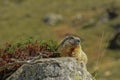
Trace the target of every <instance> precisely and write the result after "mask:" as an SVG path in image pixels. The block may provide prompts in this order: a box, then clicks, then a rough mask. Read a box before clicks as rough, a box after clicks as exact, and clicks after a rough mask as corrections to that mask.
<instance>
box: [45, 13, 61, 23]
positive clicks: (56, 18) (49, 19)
mask: <svg viewBox="0 0 120 80" xmlns="http://www.w3.org/2000/svg"><path fill="white" fill-rule="evenodd" d="M43 21H44V23H46V24H49V25H56V24H57V23H60V22H62V21H63V16H62V15H60V14H48V15H46V16H44V17H43Z"/></svg>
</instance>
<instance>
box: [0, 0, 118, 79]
mask: <svg viewBox="0 0 120 80" xmlns="http://www.w3.org/2000/svg"><path fill="white" fill-rule="evenodd" d="M111 13H112V14H111ZM119 15H120V0H0V28H1V29H0V46H3V44H4V43H5V42H7V41H8V42H12V43H14V42H16V41H18V40H20V39H26V38H27V37H34V38H35V39H37V40H50V39H53V40H57V41H58V42H59V41H60V40H61V39H63V38H64V37H65V35H67V34H74V35H78V36H80V38H81V40H82V46H83V50H84V51H85V52H86V54H87V55H88V58H89V62H88V64H87V67H88V70H89V71H90V72H91V73H94V72H96V73H97V74H96V77H97V80H119V79H120V72H119V70H120V49H116V50H111V49H108V48H107V47H108V46H109V44H110V43H109V41H110V40H111V39H112V38H113V37H114V36H115V34H116V33H117V32H118V29H120V25H119V24H120V16H119ZM116 25H119V26H117V27H116ZM119 43H120V40H119Z"/></svg>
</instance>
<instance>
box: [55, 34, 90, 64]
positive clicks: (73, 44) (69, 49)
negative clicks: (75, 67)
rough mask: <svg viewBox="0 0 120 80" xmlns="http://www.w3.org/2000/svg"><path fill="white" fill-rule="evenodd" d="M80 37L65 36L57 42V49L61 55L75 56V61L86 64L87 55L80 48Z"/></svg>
mask: <svg viewBox="0 0 120 80" xmlns="http://www.w3.org/2000/svg"><path fill="white" fill-rule="evenodd" d="M80 44H81V41H80V38H79V37H77V36H66V37H65V38H64V39H63V40H62V41H61V43H60V44H59V46H58V48H57V51H58V52H59V53H60V56H62V57H75V58H76V59H77V61H78V62H79V61H83V62H84V63H85V64H87V60H88V58H87V55H86V54H85V53H84V52H83V50H82V48H81V45H80Z"/></svg>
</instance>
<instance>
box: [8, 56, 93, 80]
mask: <svg viewBox="0 0 120 80" xmlns="http://www.w3.org/2000/svg"><path fill="white" fill-rule="evenodd" d="M6 80H94V79H93V78H92V76H91V74H90V73H89V72H88V71H87V69H86V66H85V64H84V63H83V62H80V64H78V63H77V61H76V60H75V59H74V58H70V57H65V58H64V57H63V58H49V59H43V60H38V61H37V63H34V64H24V65H23V66H21V67H20V68H19V69H18V70H17V71H16V72H15V73H13V74H12V75H11V76H10V77H8V78H7V79H6Z"/></svg>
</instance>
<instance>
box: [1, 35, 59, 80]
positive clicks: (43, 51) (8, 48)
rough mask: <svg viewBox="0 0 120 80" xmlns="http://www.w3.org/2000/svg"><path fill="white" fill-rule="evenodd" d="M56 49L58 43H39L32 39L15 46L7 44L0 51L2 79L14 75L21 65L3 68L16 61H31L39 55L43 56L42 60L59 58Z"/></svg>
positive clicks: (17, 43) (51, 41)
mask: <svg viewBox="0 0 120 80" xmlns="http://www.w3.org/2000/svg"><path fill="white" fill-rule="evenodd" d="M56 47H57V42H56V41H53V40H49V41H43V40H41V41H37V40H35V39H34V38H32V37H30V38H28V39H26V40H22V41H18V42H16V43H14V44H11V43H9V42H7V43H6V44H5V47H4V48H1V49H0V79H1V80H4V79H5V78H7V77H8V76H5V75H10V74H12V73H13V72H14V71H15V70H16V69H17V68H19V67H20V66H21V64H15V65H12V66H8V67H7V68H3V66H6V65H8V64H11V63H14V62H16V61H26V60H31V58H33V57H37V56H39V55H41V57H42V58H49V57H55V56H56V55H57V56H58V53H57V52H56ZM11 72H12V73H11Z"/></svg>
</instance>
